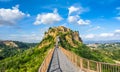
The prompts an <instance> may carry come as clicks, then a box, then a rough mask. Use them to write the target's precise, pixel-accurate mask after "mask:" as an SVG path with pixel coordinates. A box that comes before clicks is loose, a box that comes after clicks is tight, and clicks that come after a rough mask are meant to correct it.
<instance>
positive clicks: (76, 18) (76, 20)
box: [67, 15, 90, 25]
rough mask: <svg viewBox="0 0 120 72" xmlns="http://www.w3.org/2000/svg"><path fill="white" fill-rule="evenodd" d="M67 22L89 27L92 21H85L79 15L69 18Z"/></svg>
mask: <svg viewBox="0 0 120 72" xmlns="http://www.w3.org/2000/svg"><path fill="white" fill-rule="evenodd" d="M67 20H68V22H69V23H75V24H79V25H89V24H90V20H83V19H81V18H80V17H79V16H78V15H76V16H68V19H67Z"/></svg>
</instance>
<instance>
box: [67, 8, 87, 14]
mask: <svg viewBox="0 0 120 72" xmlns="http://www.w3.org/2000/svg"><path fill="white" fill-rule="evenodd" d="M68 10H69V14H68V15H71V14H73V13H75V14H82V13H83V12H86V11H89V9H88V8H83V7H82V6H77V7H76V6H71V7H69V8H68Z"/></svg>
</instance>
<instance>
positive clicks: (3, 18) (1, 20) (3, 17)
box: [0, 5, 28, 25]
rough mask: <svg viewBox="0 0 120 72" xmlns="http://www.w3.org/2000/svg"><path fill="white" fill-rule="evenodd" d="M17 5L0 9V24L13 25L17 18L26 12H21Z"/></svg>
mask: <svg viewBox="0 0 120 72" xmlns="http://www.w3.org/2000/svg"><path fill="white" fill-rule="evenodd" d="M18 8H19V5H16V6H15V7H12V9H4V8H1V9H0V25H14V24H16V22H17V21H18V20H21V19H22V18H23V17H25V16H27V15H28V14H25V13H23V12H22V11H20V10H19V9H18Z"/></svg>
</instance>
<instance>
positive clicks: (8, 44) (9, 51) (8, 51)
mask: <svg viewBox="0 0 120 72" xmlns="http://www.w3.org/2000/svg"><path fill="white" fill-rule="evenodd" d="M35 45H36V43H24V42H19V41H11V40H5V41H0V60H1V59H4V58H7V57H10V56H14V55H16V54H17V53H20V52H23V51H24V50H27V49H29V48H31V47H34V46H35Z"/></svg>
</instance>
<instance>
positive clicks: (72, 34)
mask: <svg viewBox="0 0 120 72" xmlns="http://www.w3.org/2000/svg"><path fill="white" fill-rule="evenodd" d="M57 36H59V38H60V42H59V43H60V45H61V46H62V44H63V43H67V44H69V45H71V46H72V47H77V45H78V43H80V44H81V43H82V40H81V38H80V37H79V32H78V31H72V30H71V29H69V28H66V27H64V26H58V27H53V28H51V27H50V28H49V29H48V31H47V32H45V35H44V38H43V40H42V41H41V43H40V44H39V48H42V47H44V46H49V45H50V44H55V42H56V38H57ZM62 42H63V43H62Z"/></svg>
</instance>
